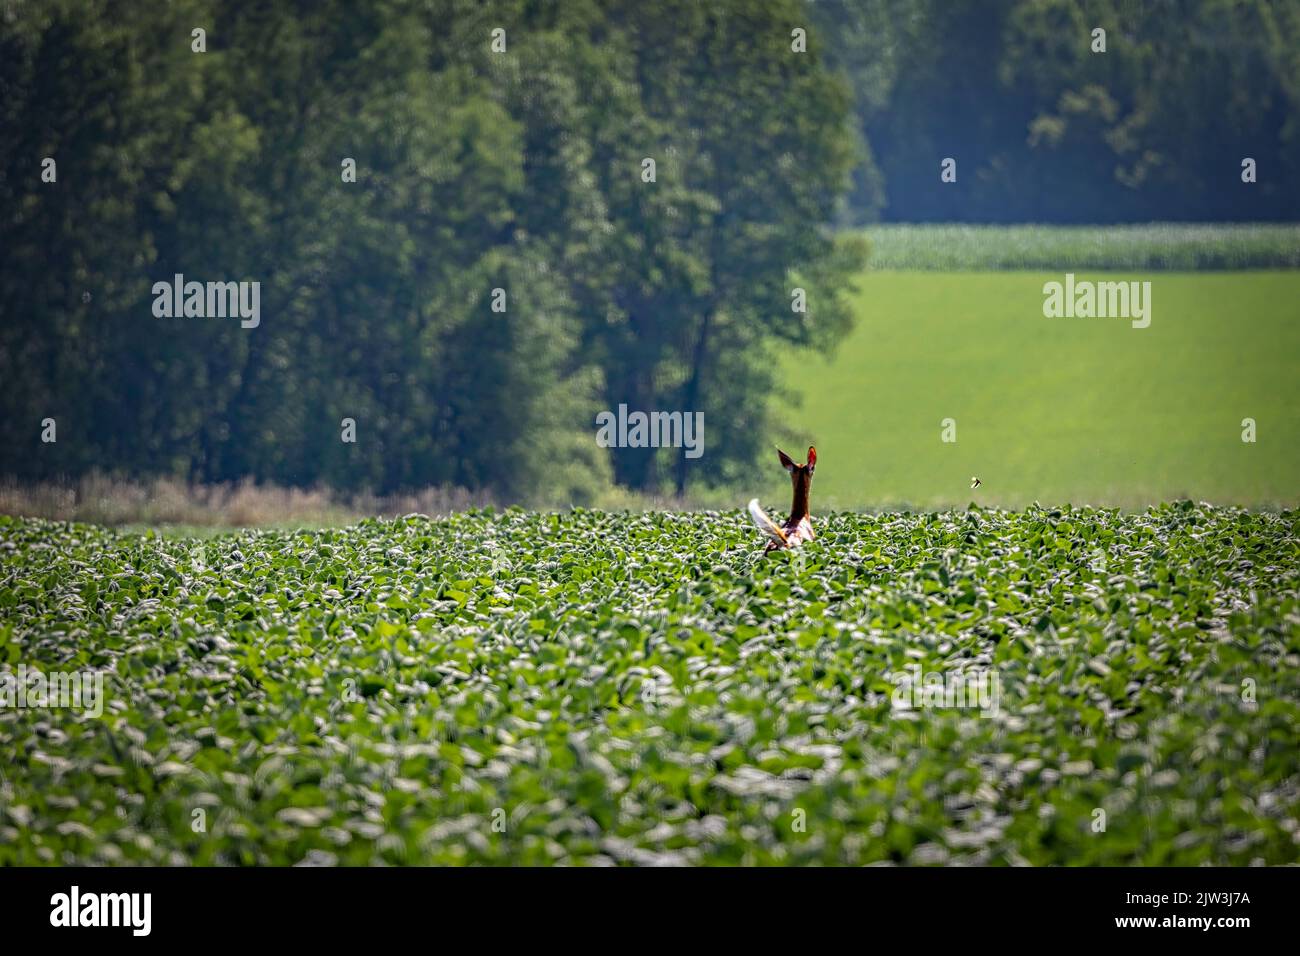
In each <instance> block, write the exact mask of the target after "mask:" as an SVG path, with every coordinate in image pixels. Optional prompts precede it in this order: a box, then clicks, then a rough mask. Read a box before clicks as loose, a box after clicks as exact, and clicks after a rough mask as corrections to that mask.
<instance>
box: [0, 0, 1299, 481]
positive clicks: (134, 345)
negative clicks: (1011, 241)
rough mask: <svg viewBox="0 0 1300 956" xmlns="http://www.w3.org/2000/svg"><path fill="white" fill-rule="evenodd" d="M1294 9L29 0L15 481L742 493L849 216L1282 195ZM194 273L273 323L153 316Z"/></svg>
mask: <svg viewBox="0 0 1300 956" xmlns="http://www.w3.org/2000/svg"><path fill="white" fill-rule="evenodd" d="M1095 23H1102V24H1106V23H1110V24H1114V25H1113V26H1111V27H1110V28H1109V34H1108V41H1109V47H1108V49H1107V52H1105V53H1104V54H1094V53H1092V52H1090V50H1089V36H1090V30H1091V29H1092V27H1093V25H1094V24H1095ZM1297 29H1300V16H1297V4H1296V3H1269V2H1264V0H1257V2H1242V3H1234V4H1227V3H1222V2H1214V0H1202V2H1191V0H1189V3H1188V4H1185V5H1184V4H1156V3H1151V4H1142V3H1137V4H1124V3H1118V2H1110V3H1101V2H1098V3H1087V2H1085V3H1083V4H1065V3H1051V2H1048V3H1041V2H1029V0H1018V2H1011V0H1006V2H1003V0H990V2H980V3H975V2H966V0H952V2H939V0H917V2H912V0H864V2H862V3H849V2H842V3H840V2H821V0H819V2H816V3H807V4H804V3H802V2H800V0H716V2H710V3H700V2H698V0H655V2H654V3H642V2H632V0H493V2H489V3H482V2H474V0H430V2H415V0H364V2H362V0H319V2H318V0H313V2H306V0H302V2H286V3H278V4H274V5H264V6H263V5H254V4H244V3H237V2H233V0H225V2H218V0H171V2H165V0H133V2H131V3H118V2H112V0H93V2H88V0H46V2H41V3H23V2H17V3H14V4H10V5H9V6H8V7H7V8H6V11H5V13H4V14H3V15H0V142H3V143H4V144H5V148H4V150H3V153H0V250H2V251H3V255H4V262H3V266H0V382H2V383H3V387H0V459H2V460H0V473H3V474H5V475H9V476H12V477H16V478H18V479H37V478H51V477H56V476H76V475H80V474H83V473H86V472H88V471H91V470H109V471H116V472H121V473H126V474H131V475H155V474H168V475H176V476H181V477H184V478H187V479H190V480H194V481H200V482H212V481H227V480H234V479H238V478H243V477H246V476H254V477H256V478H258V479H261V480H267V481H274V482H277V483H282V484H290V485H311V484H317V483H323V484H327V485H331V486H334V487H339V488H368V489H372V490H375V491H380V492H385V491H391V490H397V489H406V488H412V487H420V486H426V485H455V486H460V487H465V488H472V489H484V490H489V491H491V492H493V493H495V494H498V495H500V496H501V497H503V498H509V499H513V500H529V499H535V498H539V497H545V498H548V499H557V498H558V499H569V500H574V501H584V500H589V499H590V498H591V497H592V496H593V495H594V494H596V493H597V492H598V491H599V489H601V488H603V487H605V486H607V485H608V484H609V483H611V482H616V483H619V484H621V485H625V486H628V487H632V488H635V489H639V490H644V491H663V490H673V489H676V490H682V489H685V488H687V487H688V486H690V485H691V484H692V483H694V482H701V483H706V484H729V483H733V482H735V481H737V480H739V479H741V478H742V477H744V476H745V475H746V473H747V470H748V469H749V468H750V467H751V466H752V464H753V462H754V461H755V459H756V457H757V456H758V455H759V454H760V453H761V452H764V451H769V450H770V445H771V443H772V440H773V438H774V437H778V436H779V435H780V432H779V431H778V429H779V427H780V425H781V423H780V422H779V421H777V420H776V418H775V417H774V414H775V413H774V411H773V408H774V401H773V399H774V398H776V397H777V396H779V395H781V394H782V388H783V387H784V386H783V383H782V379H781V375H780V370H781V366H780V352H781V350H782V349H785V348H789V347H804V346H812V347H818V348H826V349H828V348H832V347H833V346H834V344H835V342H836V341H837V340H838V339H839V338H840V337H841V336H842V335H843V334H844V333H845V332H846V331H847V330H848V328H849V327H850V324H851V313H850V310H849V308H848V304H847V295H848V293H849V292H850V291H851V288H852V280H853V276H854V275H855V274H856V273H857V272H858V271H860V270H861V268H862V267H863V264H864V262H865V261H866V259H867V250H866V248H865V245H864V243H863V242H862V240H861V239H859V238H858V237H857V236H856V235H854V233H853V232H852V230H845V229H843V228H840V229H838V230H837V229H835V228H833V227H834V226H840V227H843V226H845V225H852V224H853V223H856V222H865V221H871V220H874V219H878V218H882V217H883V218H898V217H905V218H915V219H932V218H939V219H971V218H975V219H987V220H1000V219H1019V220H1040V221H1041V220H1054V221H1074V220H1084V219H1086V220H1087V221H1096V220H1097V219H1098V218H1101V219H1103V220H1109V219H1123V218H1189V217H1192V218H1209V219H1213V218H1231V219H1241V218H1274V217H1283V216H1292V217H1294V215H1295V214H1296V211H1297V210H1296V208H1295V203H1296V199H1295V190H1294V189H1293V188H1292V189H1289V191H1288V190H1287V189H1283V190H1282V191H1281V192H1279V187H1278V186H1277V184H1278V183H1279V182H1284V181H1285V180H1284V179H1283V174H1284V173H1285V175H1287V176H1290V177H1291V179H1290V182H1294V181H1295V179H1294V176H1295V174H1296V173H1298V172H1300V170H1297V169H1296V168H1295V167H1296V163H1297V157H1300V151H1298V150H1296V149H1295V142H1294V140H1295V136H1296V135H1297V124H1296V116H1297V112H1296V109H1295V97H1296V95H1297V89H1298V87H1300V83H1298V82H1297V60H1296V57H1295V50H1296V49H1297V44H1296V43H1295V42H1294V41H1295V39H1296V36H1297ZM801 33H802V34H803V35H804V36H803V38H802V40H801V38H800V36H799V34H801ZM1247 148H1249V149H1250V150H1251V152H1250V153H1242V150H1244V149H1247ZM1238 153H1242V155H1253V156H1255V157H1256V158H1257V159H1258V162H1259V167H1260V170H1261V173H1260V182H1259V184H1257V185H1258V188H1256V189H1255V190H1254V191H1251V192H1248V193H1243V192H1242V191H1241V190H1240V189H1237V188H1236V185H1237V184H1234V182H1233V180H1232V175H1231V168H1230V169H1229V172H1228V174H1227V175H1226V178H1225V174H1224V172H1223V170H1224V167H1225V164H1226V165H1227V166H1228V167H1235V166H1236V164H1237V163H1238V158H1237V154H1238ZM947 156H953V157H956V158H957V163H958V169H959V173H958V181H957V183H954V184H949V185H948V186H944V185H943V184H941V183H940V181H939V162H940V159H941V158H942V157H947ZM954 186H955V187H957V188H952V187H954ZM176 276H183V277H184V279H185V280H186V281H191V280H192V281H197V282H200V283H242V282H248V283H252V282H256V283H257V284H258V287H257V295H258V299H257V301H258V302H259V308H260V320H259V321H258V322H257V324H256V326H255V327H249V326H250V323H249V322H241V321H240V320H239V319H238V318H230V317H224V318H222V317H213V316H207V315H188V316H187V315H185V314H184V312H185V311H186V310H185V309H183V308H182V309H181V310H180V314H177V315H171V316H169V317H166V318H160V317H159V316H158V315H156V314H155V312H154V309H153V306H154V302H155V293H154V288H155V285H156V284H157V283H159V282H165V283H171V282H173V279H174V277H176ZM177 301H178V302H179V301H180V296H179V293H178V296H177ZM620 404H625V405H626V406H627V407H628V408H630V409H634V410H643V411H646V412H649V411H654V410H658V411H664V412H681V413H683V414H696V413H702V414H703V421H704V422H705V423H706V427H705V438H704V442H703V454H701V455H699V456H698V457H696V458H688V457H687V456H686V455H684V454H682V451H681V450H680V449H671V448H669V449H665V448H657V449H656V448H653V447H643V448H619V447H611V448H606V447H603V446H602V444H600V443H598V442H597V441H596V426H595V422H596V418H597V415H599V414H600V413H601V412H602V411H605V412H609V411H611V410H614V409H617V408H618V407H619V406H620ZM46 421H52V422H53V423H55V425H56V428H57V440H55V441H43V440H42V438H43V437H44V436H45V432H46V429H45V428H43V426H42V423H43V422H46ZM349 423H350V424H349ZM349 430H350V434H349Z"/></svg>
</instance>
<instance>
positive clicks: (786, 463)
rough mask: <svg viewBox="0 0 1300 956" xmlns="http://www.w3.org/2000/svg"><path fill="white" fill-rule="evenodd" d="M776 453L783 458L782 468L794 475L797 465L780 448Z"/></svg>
mask: <svg viewBox="0 0 1300 956" xmlns="http://www.w3.org/2000/svg"><path fill="white" fill-rule="evenodd" d="M776 453H777V454H778V455H780V456H781V467H782V468H784V469H785V470H786V471H788V472H790V473H792V474H793V473H794V469H795V467H796V466H795V463H794V462H793V461H791V460H790V456H789V455H787V454H786V453H785V452H783V451H782V450H781V449H779V448H778V449H777V450H776Z"/></svg>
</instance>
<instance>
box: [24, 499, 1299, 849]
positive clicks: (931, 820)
mask: <svg viewBox="0 0 1300 956" xmlns="http://www.w3.org/2000/svg"><path fill="white" fill-rule="evenodd" d="M817 529H818V534H819V537H818V539H817V540H816V541H815V542H813V543H811V544H809V545H807V546H806V547H804V548H802V549H800V550H798V551H794V552H777V553H774V554H772V555H769V556H767V557H762V556H761V555H760V554H759V548H760V541H759V539H758V535H757V533H756V532H755V531H754V530H753V529H752V527H750V526H749V524H748V523H747V519H745V518H743V517H742V516H741V514H740V513H739V512H733V513H699V514H684V515H683V514H643V515H636V514H610V513H601V512H591V511H573V512H571V513H567V514H562V515H561V514H542V513H530V512H523V511H518V510H510V511H506V512H504V513H491V512H474V513H468V514H461V515H457V516H454V517H452V518H449V519H446V520H436V521H435V520H430V519H428V518H424V517H418V516H410V517H407V518H404V519H399V520H396V521H368V522H364V523H362V524H360V525H357V526H355V527H352V528H347V529H331V530H324V531H311V532H258V531H247V532H242V533H237V534H229V535H224V536H220V537H216V538H208V539H204V540H198V539H169V538H164V537H161V536H158V535H140V534H125V533H120V532H114V531H110V530H105V529H100V528H95V527H91V526H85V525H69V524H55V523H51V522H45V521H37V520H28V519H15V518H7V517H0V672H8V673H10V674H12V673H15V672H16V670H17V668H18V667H19V666H20V665H22V666H25V667H26V668H29V669H31V668H37V669H40V670H41V671H43V672H46V673H59V672H63V673H66V672H76V673H88V672H93V671H101V672H104V673H105V676H106V679H105V694H106V703H105V705H104V708H103V713H102V716H99V717H93V716H90V715H89V714H88V713H86V712H84V710H78V709H76V708H73V707H59V706H45V707H23V706H14V705H12V704H10V705H8V706H0V864H15V863H21V864H40V863H47V864H63V863H108V864H121V863H154V864H160V863H161V864H178V865H189V864H195V865H212V864H272V865H277V864H279V865H286V864H296V863H309V864H311V863H318V864H329V863H338V864H371V863H380V862H384V863H390V864H430V863H433V864H456V863H531V864H546V863H559V862H567V863H589V864H597V863H609V862H617V863H631V864H652V863H700V864H739V863H746V864H800V863H823V864H859V863H869V862H875V861H893V862H899V863H941V862H969V863H996V864H1002V863H1025V862H1027V863H1033V864H1068V865H1086V864H1129V863H1142V864H1155V865H1161V864H1199V863H1219V864H1248V863H1252V862H1255V861H1261V862H1264V863H1270V864H1277V863H1295V862H1297V861H1298V860H1300V850H1298V844H1297V840H1298V839H1300V827H1298V825H1297V818H1298V817H1300V761H1298V760H1297V746H1296V741H1297V730H1298V729H1300V728H1298V719H1297V718H1298V716H1300V705H1298V698H1300V693H1298V692H1300V640H1298V633H1300V604H1298V599H1297V594H1298V586H1300V561H1298V560H1297V558H1298V557H1300V555H1298V553H1297V552H1298V549H1300V545H1298V543H1297V542H1298V538H1300V536H1298V535H1297V532H1298V531H1300V512H1296V511H1285V512H1282V513H1280V514H1278V513H1262V512H1251V511H1245V510H1234V509H1220V508H1213V507H1209V506H1203V505H1193V504H1191V503H1190V502H1180V503H1177V504H1170V505H1164V506H1161V507H1159V508H1155V509H1151V510H1149V511H1147V512H1145V513H1139V514H1123V513H1120V512H1117V511H1102V510H1092V509H1082V510H1081V509H1071V508H1063V509H1060V510H1045V509H1042V508H1031V509H1029V510H1026V511H1023V512H1005V511H986V510H980V509H976V508H972V509H970V510H967V511H948V512H939V513H930V514H915V513H890V514H881V515H862V514H853V513H839V514H833V515H831V516H829V517H825V518H821V519H819V520H818V521H817ZM977 671H982V672H983V673H985V674H991V675H993V676H994V677H995V678H996V689H997V692H998V697H997V699H996V702H995V703H996V706H995V707H992V708H988V707H986V708H984V709H982V710H981V709H974V708H972V707H962V706H957V705H953V706H949V705H948V702H946V701H941V700H936V701H926V700H921V701H920V704H921V706H907V707H903V706H900V704H899V697H900V687H902V686H903V685H901V684H900V678H899V675H900V674H907V673H914V674H922V675H925V678H926V680H929V679H931V677H932V675H937V677H936V678H935V679H938V680H942V681H945V682H949V683H951V682H952V681H953V680H954V679H955V678H956V677H957V676H959V675H970V674H973V673H975V672H977ZM903 696H904V697H906V695H903ZM913 703H917V701H916V699H915V698H914V699H913ZM928 704H929V705H928Z"/></svg>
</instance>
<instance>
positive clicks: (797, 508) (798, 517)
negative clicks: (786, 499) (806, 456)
mask: <svg viewBox="0 0 1300 956" xmlns="http://www.w3.org/2000/svg"><path fill="white" fill-rule="evenodd" d="M811 484H812V480H811V479H810V478H809V477H808V476H807V475H795V476H794V500H793V501H791V503H790V519H789V523H791V524H794V523H795V522H798V521H802V520H803V519H804V518H807V517H808V486H809V485H811Z"/></svg>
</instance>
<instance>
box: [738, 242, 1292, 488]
mask: <svg viewBox="0 0 1300 956" xmlns="http://www.w3.org/2000/svg"><path fill="white" fill-rule="evenodd" d="M987 241H989V242H996V241H997V237H996V235H991V236H989V237H987ZM1065 271H1066V270H1064V269H1062V270H1061V271H1055V272H1037V271H1035V272H963V273H939V272H930V271H924V272H919V271H918V272H891V271H880V272H868V273H866V274H864V275H863V276H862V277H861V279H860V281H859V288H858V291H857V293H856V299H855V302H856V311H857V326H856V328H855V329H854V331H853V332H852V334H851V336H850V337H849V338H848V340H847V341H845V342H844V343H842V345H841V346H840V348H839V349H838V350H837V352H836V353H835V354H834V355H833V356H832V357H831V358H830V359H826V358H823V357H822V356H819V355H799V356H790V357H787V359H786V361H787V362H788V365H787V372H786V374H785V375H784V376H783V378H784V384H785V385H786V386H787V387H789V388H790V389H792V390H793V391H794V392H795V393H796V394H797V395H798V404H796V405H795V406H794V407H793V408H792V409H791V410H790V411H789V412H788V413H787V414H786V416H785V417H786V418H787V420H788V421H790V422H791V423H792V424H793V426H794V427H795V429H796V431H797V433H798V434H799V435H800V436H801V439H800V440H801V441H802V440H806V441H808V442H815V443H816V444H817V446H818V455H819V460H820V464H819V467H818V472H817V477H816V481H815V484H814V488H813V505H814V512H815V511H816V510H817V508H818V507H821V508H826V507H841V508H856V507H864V506H866V507H890V506H900V505H911V506H921V507H925V506H943V505H956V504H965V503H967V502H970V501H975V502H978V503H983V504H997V505H1002V506H1023V505H1025V504H1029V503H1032V502H1034V501H1040V502H1043V503H1044V504H1048V503H1050V504H1063V503H1066V502H1073V503H1076V504H1080V503H1091V504H1100V505H1115V506H1124V507H1141V506H1144V505H1147V504H1153V503H1158V502H1161V501H1168V500H1173V499H1177V498H1183V497H1189V498H1192V499H1195V500H1208V501H1211V502H1216V503H1224V504H1228V503H1237V504H1248V505H1278V504H1294V503H1295V502H1297V501H1298V500H1300V272H1294V271H1275V272H1269V271H1260V272H1217V273H1200V274H1191V273H1177V272H1159V271H1142V272H1124V273H1117V272H1093V271H1088V270H1077V271H1076V278H1077V279H1079V280H1084V279H1087V280H1093V281H1114V280H1137V281H1149V282H1150V283H1151V300H1152V312H1151V316H1152V318H1151V324H1150V327H1148V328H1143V329H1138V328H1133V327H1132V326H1131V324H1130V322H1129V321H1128V320H1127V319H1123V318H1047V317H1045V316H1044V315H1043V302H1044V295H1043V286H1044V283H1046V282H1049V281H1057V282H1063V281H1064V274H1065ZM946 418H951V419H953V420H954V421H955V422H956V438H957V440H956V442H954V443H945V442H943V441H942V440H941V437H942V430H943V429H942V425H941V423H942V421H943V420H944V419H946ZM1245 418H1253V419H1254V420H1255V423H1256V441H1255V442H1254V443H1253V444H1252V443H1245V442H1243V441H1242V431H1243V427H1242V424H1241V423H1242V420H1243V419H1245ZM789 450H793V449H789ZM773 460H775V457H774V459H773ZM972 476H978V477H979V478H980V479H981V481H982V482H983V484H982V486H981V487H980V488H979V489H978V490H972V489H971V488H970V479H971V477H972ZM785 484H787V483H786V482H784V475H783V473H781V472H780V471H779V469H776V468H775V466H774V469H773V472H772V473H771V474H769V475H766V476H765V483H764V484H763V486H762V487H761V488H756V489H755V491H756V492H758V491H762V493H763V497H764V501H765V503H767V504H769V505H771V506H783V505H784V504H785V503H786V502H785V501H784V500H783V499H784V498H785V496H786V495H787V494H788V492H787V490H786V488H785Z"/></svg>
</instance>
